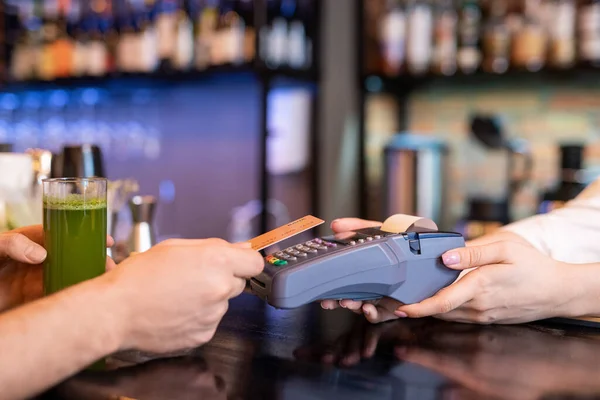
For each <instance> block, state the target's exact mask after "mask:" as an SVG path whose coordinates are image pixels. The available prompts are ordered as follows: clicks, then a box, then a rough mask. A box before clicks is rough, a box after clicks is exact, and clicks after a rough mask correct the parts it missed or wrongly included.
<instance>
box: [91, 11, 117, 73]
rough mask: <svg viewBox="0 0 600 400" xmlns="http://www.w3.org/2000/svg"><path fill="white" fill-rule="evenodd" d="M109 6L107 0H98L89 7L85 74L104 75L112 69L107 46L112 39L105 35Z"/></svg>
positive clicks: (111, 42)
mask: <svg viewBox="0 0 600 400" xmlns="http://www.w3.org/2000/svg"><path fill="white" fill-rule="evenodd" d="M110 6H112V5H111V4H110V3H109V2H108V1H106V0H104V1H103V0H99V1H97V2H96V4H95V5H94V7H93V8H91V9H90V13H89V22H88V24H89V27H88V29H89V43H88V51H87V53H88V57H89V59H88V63H87V74H88V75H89V76H92V77H102V76H105V75H106V74H108V73H109V72H110V71H112V69H113V68H112V67H113V66H112V65H111V55H110V54H111V52H110V51H109V46H110V45H111V44H113V43H114V41H109V38H108V35H107V29H108V26H109V25H108V21H109V19H108V18H109V14H108V12H109V7H110ZM113 46H114V44H113Z"/></svg>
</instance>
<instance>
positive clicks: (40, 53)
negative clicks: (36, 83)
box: [37, 0, 59, 80]
mask: <svg viewBox="0 0 600 400" xmlns="http://www.w3.org/2000/svg"><path fill="white" fill-rule="evenodd" d="M58 9H59V4H58V0H47V1H42V11H43V14H42V43H41V46H40V47H38V49H37V57H38V59H37V77H38V78H39V79H41V80H52V79H54V78H55V65H54V64H55V61H56V60H55V59H54V51H53V50H54V42H55V41H56V39H57V36H58V26H57V18H58Z"/></svg>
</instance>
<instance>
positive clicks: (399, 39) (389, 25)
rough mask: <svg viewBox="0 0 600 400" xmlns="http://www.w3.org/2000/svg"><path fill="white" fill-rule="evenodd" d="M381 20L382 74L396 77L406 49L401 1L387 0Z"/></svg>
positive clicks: (404, 14) (404, 22)
mask: <svg viewBox="0 0 600 400" xmlns="http://www.w3.org/2000/svg"><path fill="white" fill-rule="evenodd" d="M382 20H383V21H382V23H381V25H380V26H381V32H380V43H381V45H380V48H381V52H382V55H383V57H382V58H383V73H384V74H385V75H388V76H397V75H399V74H400V73H401V72H402V69H403V66H404V61H405V48H406V13H405V10H404V8H403V4H402V2H401V0H387V2H386V8H385V12H384V14H383V16H382Z"/></svg>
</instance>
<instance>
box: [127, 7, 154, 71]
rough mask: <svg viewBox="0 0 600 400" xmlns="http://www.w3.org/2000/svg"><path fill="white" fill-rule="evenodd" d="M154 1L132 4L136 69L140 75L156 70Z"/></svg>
mask: <svg viewBox="0 0 600 400" xmlns="http://www.w3.org/2000/svg"><path fill="white" fill-rule="evenodd" d="M155 6H156V2H155V0H136V3H134V11H133V18H134V26H135V39H134V44H133V45H132V47H134V48H135V54H136V55H137V56H136V59H137V60H136V67H135V71H136V72H140V73H152V72H154V71H155V70H156V69H157V68H158V53H157V48H156V40H157V39H156V29H155V25H154V11H155Z"/></svg>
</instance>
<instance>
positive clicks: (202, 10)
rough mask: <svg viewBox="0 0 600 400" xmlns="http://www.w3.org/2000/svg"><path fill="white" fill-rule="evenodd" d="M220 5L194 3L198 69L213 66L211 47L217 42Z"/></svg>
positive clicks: (208, 1)
mask: <svg viewBox="0 0 600 400" xmlns="http://www.w3.org/2000/svg"><path fill="white" fill-rule="evenodd" d="M218 6H219V3H218V1H217V0H197V2H196V3H194V10H195V13H196V14H195V15H196V37H195V50H196V55H195V57H194V62H195V64H196V68H197V69H199V70H204V69H206V68H208V67H209V66H210V64H211V57H210V55H211V47H212V45H213V43H214V42H215V36H216V30H217V23H218V21H219V7H218Z"/></svg>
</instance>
